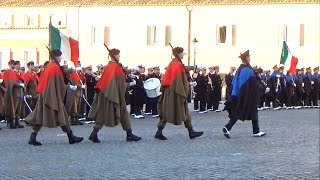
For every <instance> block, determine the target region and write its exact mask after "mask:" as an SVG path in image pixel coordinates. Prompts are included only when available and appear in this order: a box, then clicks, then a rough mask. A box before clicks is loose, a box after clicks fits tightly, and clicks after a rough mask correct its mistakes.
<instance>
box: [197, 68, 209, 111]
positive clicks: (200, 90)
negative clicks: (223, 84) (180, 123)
mask: <svg viewBox="0 0 320 180" xmlns="http://www.w3.org/2000/svg"><path fill="white" fill-rule="evenodd" d="M206 74H207V69H206V68H205V67H201V68H200V72H199V74H198V76H197V78H196V79H194V80H195V81H196V82H197V86H195V87H194V91H195V93H196V94H195V98H194V109H195V110H197V109H198V110H199V113H200V114H203V113H206V112H208V111H207V107H206V105H207V100H206V97H207V93H208V92H207V90H208V89H207V87H208V81H209V80H208V77H207V76H206ZM199 103H200V109H199Z"/></svg>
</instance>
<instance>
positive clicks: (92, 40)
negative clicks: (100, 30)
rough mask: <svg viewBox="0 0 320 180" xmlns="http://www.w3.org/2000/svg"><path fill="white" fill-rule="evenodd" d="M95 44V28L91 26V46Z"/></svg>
mask: <svg viewBox="0 0 320 180" xmlns="http://www.w3.org/2000/svg"><path fill="white" fill-rule="evenodd" d="M96 42H97V28H96V27H94V26H92V27H91V45H93V44H95V43H96Z"/></svg>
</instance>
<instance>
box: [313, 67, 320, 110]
mask: <svg viewBox="0 0 320 180" xmlns="http://www.w3.org/2000/svg"><path fill="white" fill-rule="evenodd" d="M312 81H313V83H312V87H313V88H312V91H311V101H312V106H313V107H319V104H318V99H319V92H320V75H319V66H318V67H315V68H314V69H313V75H312Z"/></svg>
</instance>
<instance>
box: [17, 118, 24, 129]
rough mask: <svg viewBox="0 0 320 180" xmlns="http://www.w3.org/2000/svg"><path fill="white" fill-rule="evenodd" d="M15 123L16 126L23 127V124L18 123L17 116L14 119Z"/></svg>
mask: <svg viewBox="0 0 320 180" xmlns="http://www.w3.org/2000/svg"><path fill="white" fill-rule="evenodd" d="M15 124H16V127H17V128H24V126H23V125H21V124H20V123H19V118H16V119H15Z"/></svg>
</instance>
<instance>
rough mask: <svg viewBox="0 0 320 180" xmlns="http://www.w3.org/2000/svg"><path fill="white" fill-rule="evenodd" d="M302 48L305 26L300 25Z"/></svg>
mask: <svg viewBox="0 0 320 180" xmlns="http://www.w3.org/2000/svg"><path fill="white" fill-rule="evenodd" d="M300 46H304V24H300Z"/></svg>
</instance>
